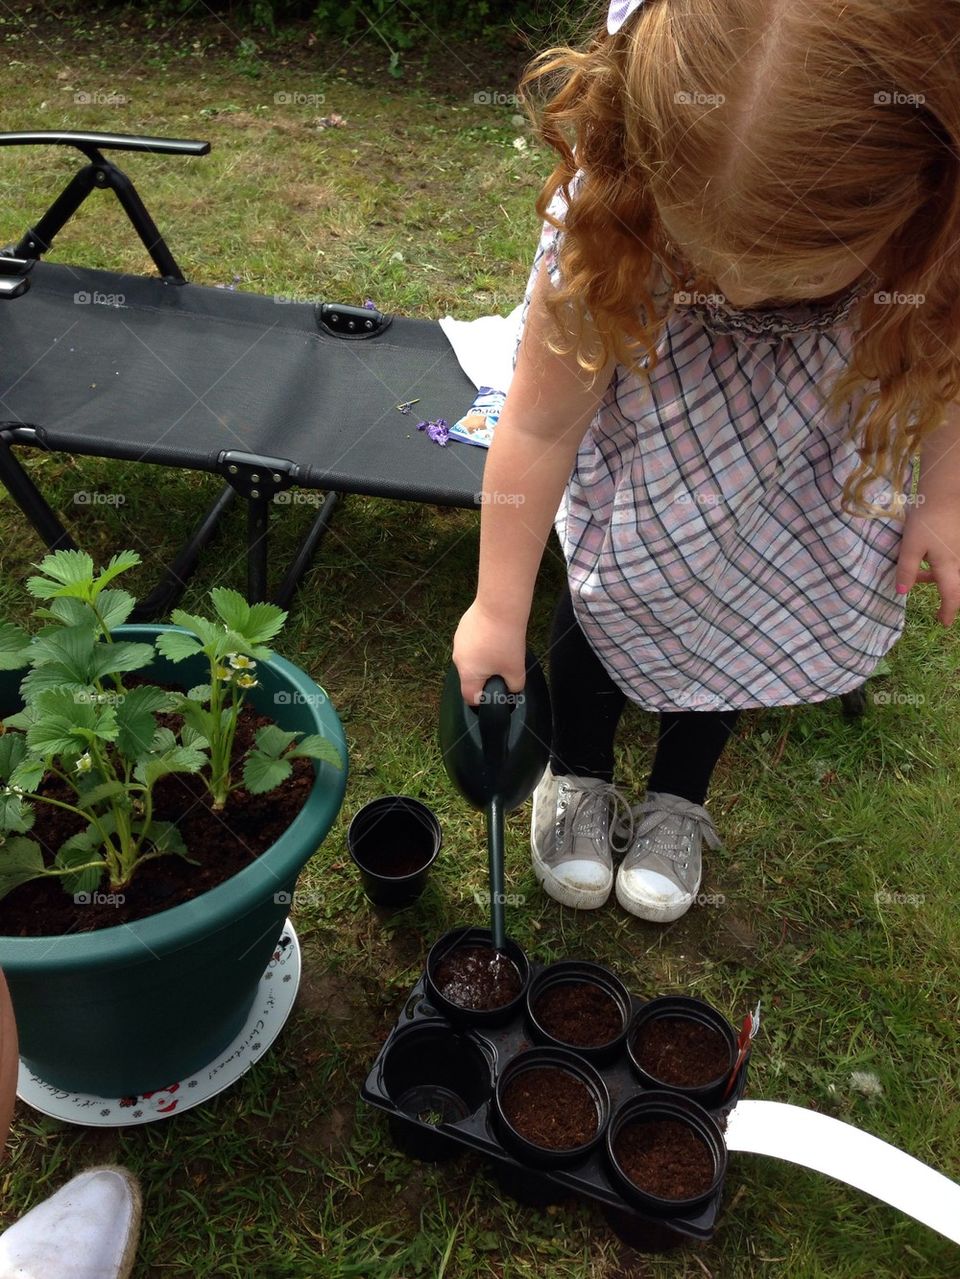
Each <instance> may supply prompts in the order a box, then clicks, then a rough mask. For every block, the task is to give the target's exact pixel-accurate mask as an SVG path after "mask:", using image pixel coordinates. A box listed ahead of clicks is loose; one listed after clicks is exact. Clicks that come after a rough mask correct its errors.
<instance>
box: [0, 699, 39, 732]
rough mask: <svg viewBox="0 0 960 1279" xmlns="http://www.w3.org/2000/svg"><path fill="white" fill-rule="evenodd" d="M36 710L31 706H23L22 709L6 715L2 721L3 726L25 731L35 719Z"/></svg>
mask: <svg viewBox="0 0 960 1279" xmlns="http://www.w3.org/2000/svg"><path fill="white" fill-rule="evenodd" d="M36 718H37V712H36V710H35V708H34V707H32V706H25V707H24V708H23V710H22V711H14V713H13V714H12V715H7V716H6V718H5V719H4V720H3V721H2V723H3V726H4V728H13V729H16V730H17V731H18V732H21V733H25V732H26V731H27V729H28V728H29V727H30V725H31V724H33V723H34V722H35V721H36Z"/></svg>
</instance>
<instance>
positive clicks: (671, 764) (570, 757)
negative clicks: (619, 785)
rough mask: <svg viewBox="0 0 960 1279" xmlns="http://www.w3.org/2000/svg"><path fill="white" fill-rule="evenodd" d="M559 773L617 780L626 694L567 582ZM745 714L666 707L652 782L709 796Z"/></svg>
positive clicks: (554, 667)
mask: <svg viewBox="0 0 960 1279" xmlns="http://www.w3.org/2000/svg"><path fill="white" fill-rule="evenodd" d="M549 676H550V680H549V682H550V694H551V700H552V703H553V742H552V750H551V752H550V767H551V768H552V770H553V771H554V772H555V773H572V774H574V775H576V776H577V777H597V778H600V779H601V780H602V781H605V782H610V781H613V739H614V736H615V734H616V731H617V724H618V723H619V721H620V716H621V714H622V713H623V708H624V706H626V703H627V698H626V696H625V695H624V693H623V692H622V691H621V690H620V688H619V687H618V686H617V685H616V684H615V683H614V682H613V680H612V679H611V678H610V676H609V675H608V674H607V672H606V669H605V668H604V666H603V664H602V663H601V661H600V659H599V658H598V657H597V655H596V653H595V652H594V651H593V649H592V648H591V647H590V645H589V643H588V642H587V638H586V636H585V635H584V633H583V631H582V630H581V629H580V624H579V622H578V621H577V619H576V615H575V614H574V611H573V603H572V601H571V599H570V592H569V590H568V589H567V587H566V586H564V588H563V590H562V591H561V593H560V598H559V599H558V601H557V605H556V609H555V611H554V615H553V628H552V632H551V636H550V659H549ZM739 716H740V712H739V711H736V710H728V711H663V712H661V714H660V730H659V734H658V739H657V753H656V756H655V757H654V761H653V768H652V770H651V772H650V778H649V781H648V782H647V788H648V790H652V791H667V792H669V793H670V794H672V795H681V796H683V798H684V799H688V800H690V802H691V803H694V804H702V803H703V801H704V799H705V798H706V794H707V787H708V786H709V785H710V777H711V775H712V773H713V770H714V768H715V766H716V763H717V760H718V759H719V758H720V755H721V754H722V752H723V748H724V746H725V745H726V744H727V740H728V738H729V737H730V734H731V733H732V731H733V728H734V725H735V724H736V722H737V719H738V718H739Z"/></svg>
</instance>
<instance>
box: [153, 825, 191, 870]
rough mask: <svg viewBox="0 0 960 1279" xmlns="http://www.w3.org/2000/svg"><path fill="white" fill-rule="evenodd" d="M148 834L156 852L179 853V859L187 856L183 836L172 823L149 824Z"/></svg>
mask: <svg viewBox="0 0 960 1279" xmlns="http://www.w3.org/2000/svg"><path fill="white" fill-rule="evenodd" d="M149 833H150V840H151V842H152V844H153V847H154V850H155V851H156V852H158V853H179V855H180V856H181V857H186V856H187V846H186V844H185V843H184V842H183V836H182V835H181V834H180V831H179V830H178V829H177V827H176V826H174V824H173V822H151V823H150V832H149ZM195 864H196V863H195Z"/></svg>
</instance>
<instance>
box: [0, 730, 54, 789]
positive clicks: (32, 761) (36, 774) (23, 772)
mask: <svg viewBox="0 0 960 1279" xmlns="http://www.w3.org/2000/svg"><path fill="white" fill-rule="evenodd" d="M2 740H3V739H2V738H0V741H2ZM45 772H46V769H45V768H44V767H43V761H42V760H39V759H37V758H36V756H34V755H28V756H27V757H26V758H25V759H23V760H21V761H20V763H19V764H18V765H17V767H16V768H15V769H14V770H13V772H12V773H11V774H10V776H9V777H8V778H7V781H8V782H9V783H10V785H11V786H16V787H17V788H18V789H19V790H22V791H24V792H25V793H26V794H30V793H31V792H32V791H35V790H36V789H37V787H38V786H39V785H40V783H41V782H42V781H43V775H44V773H45Z"/></svg>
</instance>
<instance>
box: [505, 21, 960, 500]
mask: <svg viewBox="0 0 960 1279" xmlns="http://www.w3.org/2000/svg"><path fill="white" fill-rule="evenodd" d="M605 14H606V4H604V21H603V23H602V24H599V23H598V24H592V25H591V26H590V27H589V28H587V30H585V31H584V32H583V34H582V37H581V39H580V40H579V42H578V43H579V47H577V48H574V47H571V46H570V45H560V46H557V47H554V48H550V49H547V50H546V51H545V52H543V53H541V54H539V55H538V56H537V57H536V58H534V59H533V61H532V62H530V63H529V65H528V66H527V68H526V69H525V72H524V75H523V78H522V80H521V82H520V92H521V98H522V101H523V103H524V107H525V109H526V111H527V113H528V115H529V117H530V118H531V120H532V122H533V124H534V126H535V127H536V129H537V132H538V135H539V137H540V138H541V140H542V141H543V142H544V143H545V144H546V145H548V146H549V147H551V148H553V149H554V150H555V151H556V152H557V154H558V157H559V158H558V160H557V163H556V166H555V168H554V170H553V172H552V173H551V174H550V177H549V178H548V179H547V181H546V183H545V184H544V186H543V189H542V190H541V192H540V195H539V196H538V199H537V202H536V209H537V212H538V214H539V215H540V217H541V219H544V220H546V221H548V222H550V223H551V224H552V225H553V226H555V227H557V228H558V229H559V230H562V231H563V232H564V234H563V236H562V237H561V239H560V246H559V257H558V263H559V266H560V273H561V277H562V279H561V284H560V287H559V288H558V289H556V290H550V291H548V297H547V306H548V309H549V312H550V314H551V317H552V321H553V328H554V332H553V335H552V338H551V343H550V345H551V348H552V349H553V350H554V351H555V352H557V353H569V352H571V351H576V352H577V357H578V361H579V363H580V365H581V367H582V368H584V369H585V370H588V371H596V370H597V369H599V368H601V367H602V366H603V364H604V363H605V362H606V360H607V359H608V358H609V357H611V356H615V357H616V359H617V361H618V362H619V363H623V364H626V365H627V366H628V367H629V368H631V369H635V370H637V371H638V372H640V373H642V374H645V375H646V376H648V377H649V373H650V371H651V370H652V369H653V368H655V367H656V363H657V351H656V346H657V341H658V338H659V335H660V333H661V330H662V325H663V323H664V321H665V319H666V316H667V314H668V313H669V310H670V305H669V304H668V306H667V308H666V310H663V311H661V312H660V313H658V311H657V305H656V301H655V298H654V295H653V293H652V292H651V289H650V281H651V279H652V278H654V277H653V267H654V262H655V261H656V262H658V263H659V264H660V265H661V267H662V269H663V271H664V274H663V277H662V278H663V279H667V278H668V277H669V278H670V279H672V280H673V282H674V286H675V288H679V287H680V286H681V285H682V284H683V283H684V281H685V280H689V279H690V278H691V275H690V261H691V260H692V261H694V262H697V263H702V262H711V263H713V264H717V263H722V264H724V265H726V266H728V268H729V269H730V271H731V272H733V273H734V274H735V275H736V277H737V278H742V279H743V280H744V281H746V282H749V284H750V285H751V286H752V287H753V288H757V287H758V286H759V287H761V288H764V287H767V286H769V287H770V296H773V295H774V294H776V293H777V291H778V290H779V289H782V288H783V287H784V286H786V287H787V288H789V287H790V285H791V283H793V282H795V281H797V280H799V279H802V278H803V277H804V276H809V274H810V272H811V269H812V268H822V267H823V266H824V265H826V266H828V267H829V265H831V264H833V265H836V264H837V261H838V255H839V254H840V253H843V254H845V255H846V259H847V262H848V264H849V259H850V255H851V254H853V255H855V256H857V257H860V260H861V261H862V262H863V263H864V266H865V269H867V270H869V271H871V272H873V273H874V276H875V277H876V282H875V287H874V289H873V290H872V291H870V290H868V291H867V292H866V293H865V295H864V296H863V297H862V298H861V300H860V301H858V302H857V303H856V306H855V309H854V311H853V312H852V313H851V316H850V318H849V323H850V324H851V327H852V330H853V342H852V345H851V350H850V358H849V361H848V362H847V364H846V366H845V367H844V369H843V370H842V371H841V373H840V374H839V376H838V377H837V379H836V381H835V384H834V385H833V387H832V388H831V389H830V391H829V394H828V395H826V396H825V397H824V404H825V407H826V409H827V411H828V412H831V413H833V414H836V415H838V416H841V415H843V414H844V413H846V414H847V415H848V420H849V422H850V431H851V438H852V439H853V441H854V442H855V443H857V446H858V450H859V454H860V458H861V461H860V464H859V465H858V467H857V469H856V471H855V472H853V473H852V474H851V475H850V476H849V477H848V479H847V481H846V483H845V485H844V489H843V498H842V505H843V509H844V510H845V511H847V513H849V514H855V515H884V516H887V517H889V515H890V514H891V508H890V506H889V505H888V506H877V505H876V504H874V503H872V502H870V501H868V500H866V499H865V497H864V493H865V490H866V488H867V486H868V485H870V484H871V483H873V482H874V481H876V480H878V479H881V480H883V481H885V482H887V483H891V484H893V485H894V491H896V483H897V481H898V479H899V478H900V477H902V476H904V475H905V474H906V473H907V471H908V468H909V467H910V465H911V462H912V459H913V458H914V456H915V455H916V454H917V453H918V451H919V449H920V446H921V443H922V440H923V438H924V436H925V435H926V434H928V433H929V432H930V431H932V430H934V429H936V428H937V427H938V426H940V425H941V424H942V422H943V416H944V409H945V407H946V405H947V404H948V403H949V402H950V401H952V400H954V399H956V398H957V397H958V394H960V152H958V144H960V94H958V93H957V85H958V83H960V0H806V2H805V3H804V4H802V5H788V4H784V3H782V0H713V2H712V3H705V2H704V0H647V3H646V4H645V5H644V6H643V7H641V9H640V10H639V11H638V12H637V13H635V14H634V15H633V17H632V18H631V19H630V20H629V21H628V22H627V23H626V25H625V26H624V27H623V28H622V29H621V31H620V32H619V33H618V34H617V35H615V36H610V35H608V34H607V30H606V21H605ZM535 87H536V88H537V89H538V90H542V89H546V93H545V94H544V95H542V96H544V97H545V101H544V103H543V104H542V106H541V109H540V111H539V112H538V111H537V109H536V107H535V106H534V104H533V102H532V90H533V89H534V88H535ZM578 173H579V177H578ZM574 178H577V187H576V190H575V192H571V184H572V183H573V181H574ZM558 190H561V191H562V193H563V196H564V197H565V199H566V200H567V206H568V207H567V209H566V211H565V214H564V220H563V222H562V223H561V222H560V221H559V220H558V219H557V218H556V217H554V216H553V215H552V214H551V213H549V212H548V208H547V206H548V204H549V203H550V201H551V200H552V198H553V196H554V195H555V194H556V192H557V191H558ZM660 210H664V211H665V213H664V216H667V215H668V214H669V213H670V211H672V213H673V214H674V215H676V216H679V217H681V218H682V219H683V221H684V224H685V225H687V226H694V227H698V228H700V233H699V234H698V236H697V239H696V242H695V244H694V248H693V250H692V251H691V250H690V243H689V242H687V243H686V250H687V255H688V257H687V259H685V258H683V257H681V256H680V255H679V254H678V252H677V250H676V249H674V247H673V246H672V245H671V244H670V241H669V239H668V237H667V235H666V232H665V229H664V227H663V225H662V223H661V218H660ZM667 220H668V221H670V220H671V217H670V216H667ZM878 243H879V244H880V245H881V246H882V247H881V248H880V249H879V251H877V248H876V246H877V244H878ZM869 246H873V251H872V253H870V258H869V264H868V260H867V258H866V254H867V253H868V251H869ZM688 259H689V260H688ZM693 274H694V276H695V278H696V282H697V286H698V287H701V286H707V287H708V286H709V279H710V277H709V276H708V275H706V274H705V273H704V271H703V270H702V269H701V268H700V267H699V266H698V267H696V268H694V271H693ZM884 295H886V298H885V296H884ZM586 312H589V314H590V317H591V319H592V321H593V323H594V326H595V329H596V331H597V333H598V335H599V341H600V344H601V348H602V349H597V347H596V343H595V342H593V343H588V341H587V339H586V337H585V333H584V323H583V320H584V316H585V313H586ZM591 346H592V349H590V348H591ZM821 394H822V392H821ZM861 428H862V435H861V434H860V431H861ZM896 513H897V514H898V515H901V517H902V508H897V509H896Z"/></svg>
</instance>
